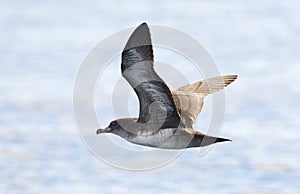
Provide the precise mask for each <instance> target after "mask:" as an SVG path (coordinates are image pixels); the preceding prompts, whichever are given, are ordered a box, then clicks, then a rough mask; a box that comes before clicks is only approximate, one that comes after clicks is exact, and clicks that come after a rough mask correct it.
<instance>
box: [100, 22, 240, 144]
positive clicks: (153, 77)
mask: <svg viewBox="0 0 300 194" xmlns="http://www.w3.org/2000/svg"><path fill="white" fill-rule="evenodd" d="M121 71H122V76H123V77H124V78H125V79H126V80H127V81H128V82H129V84H130V85H131V86H132V88H133V89H134V91H135V92H136V94H137V96H138V99H139V106H140V109H139V118H122V119H117V120H114V121H112V122H111V123H110V124H109V126H108V127H106V128H105V129H98V130H97V132H96V133H97V134H102V133H113V134H115V135H118V136H120V137H122V138H124V139H126V140H127V141H129V142H131V143H134V144H139V145H144V146H150V147H156V148H163V149H184V148H191V147H201V146H207V145H210V144H214V143H217V142H223V141H231V140H229V139H225V138H220V137H213V136H210V135H207V134H204V133H201V132H199V131H195V130H193V127H192V125H193V123H194V122H195V119H196V117H197V116H198V114H199V113H200V111H201V109H202V106H203V101H204V97H205V96H207V95H208V94H211V93H214V92H217V91H219V90H222V89H223V88H224V87H226V86H227V85H229V84H230V83H232V82H233V81H234V80H235V79H236V78H237V75H227V76H220V77H214V78H210V79H207V80H203V81H199V82H195V83H193V84H189V85H186V86H183V87H180V88H179V89H177V90H175V91H173V92H171V91H170V90H169V88H168V86H167V85H166V84H165V82H164V81H163V80H162V79H161V78H160V77H159V76H158V75H157V73H156V72H155V71H154V68H153V49H152V43H151V35H150V31H149V28H148V26H147V24H146V23H143V24H141V25H140V26H138V27H137V28H136V29H135V30H134V32H133V33H132V35H131V36H130V38H129V40H128V41H127V43H126V46H125V48H124V50H123V52H122V63H121Z"/></svg>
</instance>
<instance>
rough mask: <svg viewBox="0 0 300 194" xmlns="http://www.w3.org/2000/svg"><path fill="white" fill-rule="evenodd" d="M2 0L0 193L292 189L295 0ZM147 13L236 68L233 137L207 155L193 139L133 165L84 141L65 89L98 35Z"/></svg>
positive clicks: (296, 185) (295, 176)
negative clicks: (147, 164)
mask: <svg viewBox="0 0 300 194" xmlns="http://www.w3.org/2000/svg"><path fill="white" fill-rule="evenodd" d="M0 5H1V6H0V67H1V70H0V89H1V95H0V113H1V117H0V193H45V194H46V193H129V192H130V193H157V192H161V193H298V192H299V190H300V163H299V160H300V155H299V148H300V129H299V126H300V120H299V118H298V117H299V115H300V110H299V108H300V103H299V96H300V87H299V86H298V83H299V82H300V78H299V75H298V74H299V72H300V66H299V61H300V55H299V46H300V39H299V34H300V20H299V18H300V2H299V1H278V0H275V1H271V0H265V1H258V0H254V1H235V0H230V1H226V2H224V1H218V0H216V1H192V0H187V1H171V0H166V1H156V0H154V1H147V2H146V1H130V2H129V1H115V0H112V1H79V0H74V1H57V0H54V1H25V0H24V1H23V0H20V1H3V0H2V1H1V2H0ZM144 21H147V22H148V23H149V24H154V25H163V26H170V27H173V28H177V29H180V30H182V31H184V32H186V33H188V34H190V35H191V36H193V37H195V38H196V39H197V40H199V42H200V43H201V44H202V45H203V46H205V47H206V49H208V51H209V52H210V54H211V55H212V56H213V58H214V60H215V62H216V63H217V65H218V68H219V70H220V72H221V74H223V75H225V74H238V75H239V78H238V80H237V81H236V82H235V83H233V85H232V86H229V87H228V88H226V97H227V98H226V117H225V121H224V125H223V128H222V133H221V136H223V137H230V138H231V139H233V140H234V141H233V142H232V143H223V144H218V145H216V146H214V147H213V148H212V149H211V150H210V151H209V152H208V153H207V154H206V155H205V156H203V157H200V156H199V151H198V150H197V149H191V150H188V151H185V152H183V153H182V154H181V155H180V156H179V157H178V158H177V159H176V160H174V161H173V162H171V163H169V164H167V165H165V166H163V167H161V168H158V169H154V170H150V171H142V172H130V171H124V170H120V169H116V168H114V167H111V166H109V165H107V164H105V163H103V162H101V161H99V160H98V159H97V158H96V157H95V156H94V155H93V154H91V153H90V152H89V151H88V150H87V149H86V147H85V146H84V144H83V142H82V141H81V139H80V136H79V134H78V132H77V130H76V123H75V121H74V117H73V109H72V92H73V87H74V82H75V77H76V73H77V71H78V69H79V67H80V64H81V62H82V61H83V59H84V57H85V56H86V55H87V53H88V52H89V51H90V50H91V49H92V48H93V47H94V46H95V45H96V44H97V43H98V42H100V41H101V40H103V39H104V38H106V37H107V36H109V35H110V34H112V33H114V32H116V31H119V30H121V29H124V28H128V27H135V26H137V25H139V24H140V23H141V22H144ZM117 68H118V66H116V68H115V69H116V71H119V70H118V69H117ZM190 79H191V80H194V81H197V80H201V79H202V78H199V77H193V76H191V77H190ZM208 108H209V106H208ZM98 111H99V112H103V111H104V112H105V111H108V110H98ZM204 111H205V110H204ZM112 119H114V118H112V117H111V116H110V115H107V117H106V118H105V120H104V121H102V122H103V123H106V124H107V123H108V122H109V121H110V120H112ZM107 149H108V150H109V149H110V148H109V147H107ZM110 151H111V152H112V153H113V151H114V150H110ZM114 154H116V153H114ZM123 160H126V157H124V158H123Z"/></svg>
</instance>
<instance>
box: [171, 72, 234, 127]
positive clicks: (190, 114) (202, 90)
mask: <svg viewBox="0 0 300 194" xmlns="http://www.w3.org/2000/svg"><path fill="white" fill-rule="evenodd" d="M236 78H237V76H236V75H227V76H220V77H214V78H210V79H207V80H202V81H199V82H195V83H193V84H189V85H186V86H183V87H180V88H178V89H177V90H175V91H172V95H173V98H174V101H175V104H176V107H177V109H178V112H179V113H180V116H181V119H182V121H183V123H184V124H185V125H186V126H187V127H192V125H193V124H194V122H195V120H196V118H197V116H198V115H199V113H200V112H201V110H202V107H203V103H204V97H205V96H206V95H208V94H211V93H214V92H218V91H220V90H222V89H223V88H224V87H226V86H228V85H229V84H230V83H232V82H233V81H234V80H235V79H236Z"/></svg>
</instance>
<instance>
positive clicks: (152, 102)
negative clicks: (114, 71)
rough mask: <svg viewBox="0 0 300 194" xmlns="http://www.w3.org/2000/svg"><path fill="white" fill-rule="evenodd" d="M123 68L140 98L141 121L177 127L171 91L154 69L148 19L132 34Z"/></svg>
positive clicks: (123, 72)
mask: <svg viewBox="0 0 300 194" xmlns="http://www.w3.org/2000/svg"><path fill="white" fill-rule="evenodd" d="M121 70H122V75H123V77H124V78H125V79H126V80H127V81H128V82H129V83H130V85H131V86H132V88H133V89H134V91H135V92H136V94H137V96H138V98H139V104H140V111H139V118H138V121H137V122H138V123H149V122H150V123H160V125H159V126H160V127H159V128H160V129H164V128H174V127H178V126H179V124H180V121H181V119H180V117H179V115H178V112H177V109H176V106H175V103H174V100H173V97H172V94H171V91H170V90H169V88H168V86H167V85H166V84H165V82H164V81H163V80H162V79H161V78H160V77H159V76H158V75H157V74H156V72H155V71H154V69H153V49H152V43H151V36H150V32H149V28H148V26H147V24H146V23H143V24H141V25H140V26H138V27H137V28H136V29H135V31H134V32H133V33H132V34H131V36H130V38H129V40H128V41H127V44H126V46H125V48H124V50H123V52H122V64H121Z"/></svg>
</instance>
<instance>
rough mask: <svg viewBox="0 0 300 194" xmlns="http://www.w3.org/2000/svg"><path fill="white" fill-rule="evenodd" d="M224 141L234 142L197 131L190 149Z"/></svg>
mask: <svg viewBox="0 0 300 194" xmlns="http://www.w3.org/2000/svg"><path fill="white" fill-rule="evenodd" d="M224 141H232V140H230V139H226V138H221V137H213V136H209V135H205V134H203V133H201V132H198V131H197V132H196V134H194V137H193V139H192V141H191V142H190V144H189V146H188V147H203V146H208V145H211V144H214V143H219V142H224Z"/></svg>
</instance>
